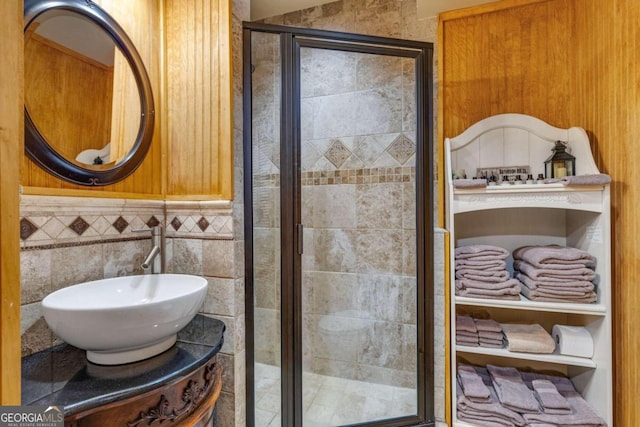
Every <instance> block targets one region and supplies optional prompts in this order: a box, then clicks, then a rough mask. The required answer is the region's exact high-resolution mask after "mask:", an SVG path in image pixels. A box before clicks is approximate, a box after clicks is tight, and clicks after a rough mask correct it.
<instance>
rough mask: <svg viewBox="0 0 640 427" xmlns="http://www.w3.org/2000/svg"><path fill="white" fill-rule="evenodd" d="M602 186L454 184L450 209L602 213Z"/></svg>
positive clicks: (454, 211)
mask: <svg viewBox="0 0 640 427" xmlns="http://www.w3.org/2000/svg"><path fill="white" fill-rule="evenodd" d="M604 188H605V187H604V186H601V185H599V186H580V187H565V186H563V185H560V186H558V184H542V185H536V184H522V185H509V186H504V187H503V186H496V187H486V188H476V189H471V188H469V189H467V188H464V189H460V188H454V189H453V191H452V194H451V197H452V206H451V208H452V210H453V213H454V214H456V213H462V212H473V211H479V210H486V209H504V208H533V207H539V208H553V209H571V210H580V211H588V212H597V213H601V212H602V209H603V198H604V192H603V189H604Z"/></svg>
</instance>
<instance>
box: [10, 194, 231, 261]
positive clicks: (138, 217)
mask: <svg viewBox="0 0 640 427" xmlns="http://www.w3.org/2000/svg"><path fill="white" fill-rule="evenodd" d="M232 206H233V205H232V202H230V201H214V202H202V201H200V202H197V201H196V202H170V201H167V202H165V201H160V200H131V199H102V198H83V197H57V196H52V197H50V196H30V195H29V196H22V199H21V205H20V239H21V242H20V246H21V249H23V250H26V249H48V248H60V247H71V246H81V245H88V244H95V243H105V242H114V241H127V240H142V239H146V238H148V234H147V233H142V234H140V233H139V232H138V231H141V230H145V229H148V228H149V227H153V226H156V225H164V232H165V236H166V237H168V238H172V237H183V238H193V239H223V240H229V239H233V237H234V233H233V217H232ZM167 210H170V212H169V213H167Z"/></svg>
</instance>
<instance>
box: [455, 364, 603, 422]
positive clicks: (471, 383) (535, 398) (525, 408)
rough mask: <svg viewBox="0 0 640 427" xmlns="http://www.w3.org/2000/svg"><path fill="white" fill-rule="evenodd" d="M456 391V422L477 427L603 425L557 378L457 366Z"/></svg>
mask: <svg viewBox="0 0 640 427" xmlns="http://www.w3.org/2000/svg"><path fill="white" fill-rule="evenodd" d="M456 391H457V393H456V396H457V401H456V408H457V417H458V419H459V420H462V421H467V422H470V423H473V424H476V425H480V426H525V425H526V426H531V427H538V426H546V427H554V426H583V427H604V426H606V423H605V422H604V420H603V419H602V418H600V417H599V416H598V415H597V414H596V412H595V411H594V410H593V408H592V407H591V406H590V405H589V404H588V403H587V402H586V401H585V400H584V399H583V398H582V396H581V395H580V394H579V393H578V392H576V390H575V388H574V387H573V384H572V383H571V381H570V380H569V379H568V378H565V377H561V376H553V375H544V374H538V373H533V372H520V371H518V370H517V369H515V368H506V367H500V366H494V365H487V367H486V368H483V367H480V366H471V365H465V364H459V365H458V370H457V382H456Z"/></svg>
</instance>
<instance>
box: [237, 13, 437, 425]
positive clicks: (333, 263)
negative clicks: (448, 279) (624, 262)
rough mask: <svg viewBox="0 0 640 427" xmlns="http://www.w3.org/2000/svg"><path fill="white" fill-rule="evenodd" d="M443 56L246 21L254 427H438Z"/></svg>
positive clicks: (420, 47)
mask: <svg viewBox="0 0 640 427" xmlns="http://www.w3.org/2000/svg"><path fill="white" fill-rule="evenodd" d="M431 60H432V46H431V44H429V43H420V42H412V41H404V40H396V39H385V38H378V37H370V36H362V35H353V34H345V33H337V32H327V31H319V30H305V29H299V28H290V27H283V26H273V25H265V24H250V23H245V26H244V64H245V65H244V67H245V71H244V93H245V95H244V123H245V132H244V135H245V141H244V159H245V203H246V215H245V221H246V223H245V224H246V225H245V240H246V242H247V243H246V258H247V259H246V261H247V262H246V292H247V293H246V295H247V300H246V316H247V317H246V318H247V355H248V356H247V373H248V374H247V375H248V377H247V388H248V390H247V408H248V410H247V425H255V426H280V425H282V426H305V427H306V426H338V425H354V424H363V425H367V426H374V425H380V426H404V425H432V424H433V396H432V390H433V368H432V367H433V356H432V354H433V339H432V336H433V326H432V325H433V297H432V295H433V274H432V264H433V262H432V259H433V251H432V246H433V231H432V230H433V226H432V224H433V216H432V215H433V214H432V211H433V202H432V199H433V198H432V193H433V189H432V164H433V159H432V131H431V129H430V127H431V117H432V107H431V99H432V94H431V83H430V82H431V81H432V75H431V63H432V62H431Z"/></svg>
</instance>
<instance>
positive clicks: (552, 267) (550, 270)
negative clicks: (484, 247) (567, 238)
mask: <svg viewBox="0 0 640 427" xmlns="http://www.w3.org/2000/svg"><path fill="white" fill-rule="evenodd" d="M513 259H514V262H513V268H514V271H515V277H516V279H518V280H519V281H520V282H521V283H522V285H524V286H522V294H523V295H524V296H526V297H527V298H529V299H530V300H532V301H550V302H579V303H591V302H594V301H596V299H597V296H596V293H595V286H594V284H593V282H592V281H593V280H594V279H595V277H596V273H595V271H594V268H595V265H596V259H595V257H594V256H593V255H591V254H589V253H588V252H586V251H583V250H581V249H577V248H571V247H564V246H556V245H552V246H523V247H521V248H518V249H516V250H515V251H514V252H513Z"/></svg>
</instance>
